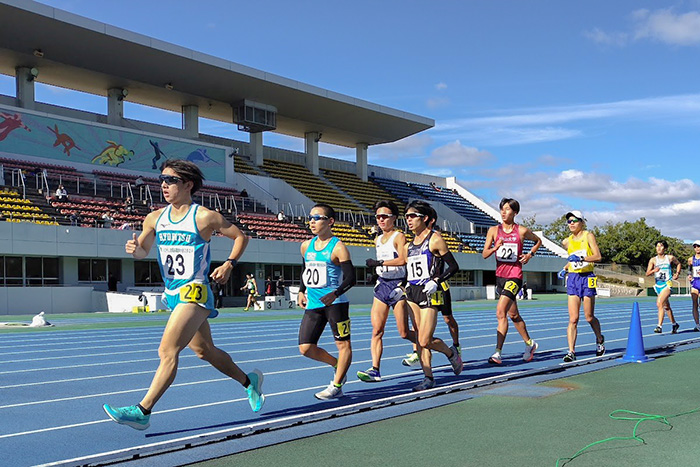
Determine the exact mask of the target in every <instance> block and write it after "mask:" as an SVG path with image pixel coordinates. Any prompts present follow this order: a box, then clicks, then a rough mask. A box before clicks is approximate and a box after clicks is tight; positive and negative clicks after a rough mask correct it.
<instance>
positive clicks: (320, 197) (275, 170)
mask: <svg viewBox="0 0 700 467" xmlns="http://www.w3.org/2000/svg"><path fill="white" fill-rule="evenodd" d="M263 169H265V171H266V172H267V173H269V174H270V175H272V176H273V177H276V178H281V179H282V180H284V181H285V182H287V183H289V184H290V185H291V186H293V187H294V188H296V189H297V190H298V191H299V192H301V193H303V194H304V195H305V196H307V197H308V198H310V199H311V200H313V201H314V202H316V203H325V204H328V205H329V206H332V207H333V208H334V209H336V210H342V211H354V212H365V211H367V209H366V208H364V207H362V206H361V205H360V204H358V203H355V202H353V201H352V200H350V199H349V198H348V197H346V196H342V195H339V193H338V190H336V189H334V188H333V187H331V186H330V185H328V184H327V183H326V182H324V181H323V180H321V179H320V178H319V177H317V176H316V175H314V174H312V173H311V172H310V171H309V170H308V169H307V168H306V167H302V166H301V165H297V164H292V163H290V162H282V161H278V160H274V159H265V161H264V163H263Z"/></svg>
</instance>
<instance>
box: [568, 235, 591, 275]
mask: <svg viewBox="0 0 700 467" xmlns="http://www.w3.org/2000/svg"><path fill="white" fill-rule="evenodd" d="M567 252H568V253H569V256H570V255H578V256H583V257H584V258H585V257H586V256H591V255H592V254H593V252H592V251H591V247H590V245H589V244H588V231H587V230H584V231H583V232H581V237H580V238H579V239H578V240H576V239H574V236H573V235H569V246H568V248H567ZM592 271H593V263H587V262H585V261H577V262H575V263H569V272H577V273H582V272H592Z"/></svg>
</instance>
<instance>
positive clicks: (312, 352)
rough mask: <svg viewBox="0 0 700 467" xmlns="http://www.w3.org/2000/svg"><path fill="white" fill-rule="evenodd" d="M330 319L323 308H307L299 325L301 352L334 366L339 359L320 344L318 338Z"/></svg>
mask: <svg viewBox="0 0 700 467" xmlns="http://www.w3.org/2000/svg"><path fill="white" fill-rule="evenodd" d="M327 323H328V319H327V317H326V314H325V312H324V311H323V310H306V311H305V312H304V316H303V317H302V319H301V325H300V326H299V352H300V353H301V354H302V355H303V356H304V357H308V358H310V359H312V360H316V361H318V362H323V363H326V364H328V365H330V366H332V367H335V366H336V365H337V364H338V360H337V359H336V358H335V357H334V356H332V355H331V354H329V353H328V352H326V351H325V350H324V349H322V348H320V347H319V346H318V340H319V339H320V338H321V334H323V330H324V328H325V327H326V324H327Z"/></svg>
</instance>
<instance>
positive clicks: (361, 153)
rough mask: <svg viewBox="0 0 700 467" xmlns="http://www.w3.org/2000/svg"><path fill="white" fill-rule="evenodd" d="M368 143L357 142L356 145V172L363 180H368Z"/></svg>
mask: <svg viewBox="0 0 700 467" xmlns="http://www.w3.org/2000/svg"><path fill="white" fill-rule="evenodd" d="M368 147H369V145H368V144H367V143H357V145H356V146H355V173H356V174H357V176H358V177H359V178H360V180H362V181H363V182H366V181H367V148H368Z"/></svg>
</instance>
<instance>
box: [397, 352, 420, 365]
mask: <svg viewBox="0 0 700 467" xmlns="http://www.w3.org/2000/svg"><path fill="white" fill-rule="evenodd" d="M401 364H402V365H403V366H420V357H419V356H418V353H417V352H411V353H410V354H408V355H407V356H406V358H404V359H403V360H401Z"/></svg>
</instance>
